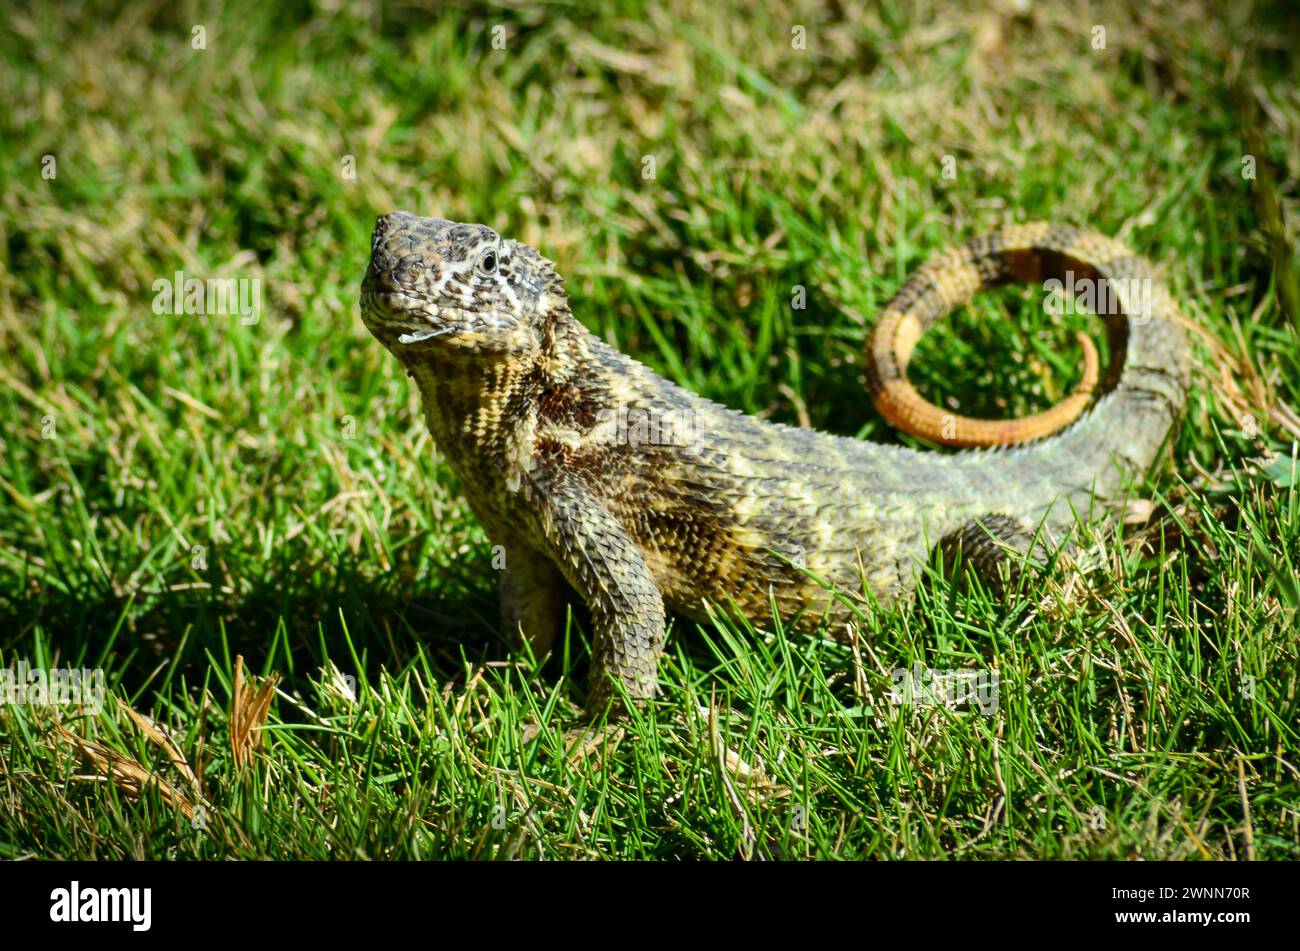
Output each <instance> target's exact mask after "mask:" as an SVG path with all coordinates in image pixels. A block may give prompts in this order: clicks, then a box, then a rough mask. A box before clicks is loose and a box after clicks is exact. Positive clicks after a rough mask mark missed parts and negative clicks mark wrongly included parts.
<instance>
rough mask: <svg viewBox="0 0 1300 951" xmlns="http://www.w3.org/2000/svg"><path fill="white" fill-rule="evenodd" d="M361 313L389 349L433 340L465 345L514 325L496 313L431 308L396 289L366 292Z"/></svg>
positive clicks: (430, 305)
mask: <svg viewBox="0 0 1300 951" xmlns="http://www.w3.org/2000/svg"><path fill="white" fill-rule="evenodd" d="M361 313H362V316H363V318H364V319H365V322H366V325H367V327H368V328H369V329H370V331H371V333H373V334H375V336H377V337H379V338H380V339H381V340H382V341H384V342H385V343H387V344H388V345H389V346H390V347H392V346H394V345H397V346H400V347H401V348H403V349H405V348H408V347H419V346H420V345H422V344H428V343H431V342H433V341H436V340H440V339H441V340H448V339H457V338H459V339H460V340H462V341H464V342H465V343H468V342H469V341H471V340H474V339H480V338H485V337H487V336H489V335H492V334H494V333H497V332H500V331H502V330H505V329H508V328H509V327H510V325H511V324H512V323H513V321H512V320H511V319H510V318H508V317H507V316H505V315H503V314H500V313H498V312H497V311H495V310H493V311H471V310H465V309H461V308H458V307H452V306H448V305H438V304H431V303H429V302H428V301H426V300H423V299H422V298H419V297H413V296H411V295H410V294H407V293H405V292H403V291H402V290H400V289H398V288H395V287H383V288H379V287H374V286H370V287H367V288H365V293H363V295H362V305H361Z"/></svg>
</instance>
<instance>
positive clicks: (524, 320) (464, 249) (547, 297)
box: [361, 211, 567, 362]
mask: <svg viewBox="0 0 1300 951" xmlns="http://www.w3.org/2000/svg"><path fill="white" fill-rule="evenodd" d="M565 306H567V304H566V303H565V300H564V291H563V290H562V285H561V280H560V278H559V275H558V274H557V273H556V271H555V267H554V265H552V264H551V262H550V261H548V260H546V258H544V257H542V256H541V255H540V254H538V253H537V252H536V251H534V250H533V249H532V248H530V247H528V245H526V244H520V243H519V242H518V241H510V240H508V239H505V238H502V237H501V235H499V234H497V233H496V232H495V231H493V230H492V229H491V228H489V227H487V226H486V225H477V224H460V223H458V222H455V221H447V220H445V219H442V218H421V217H419V216H417V215H412V214H409V213H407V212H404V211H395V212H393V213H392V214H387V215H381V216H380V218H379V220H378V221H377V222H376V223H375V233H374V236H373V238H372V239H371V245H370V266H369V267H368V268H367V269H366V276H365V280H364V281H363V282H362V284H361V314H362V318H363V319H364V320H365V323H366V327H367V328H369V330H370V332H371V333H373V334H374V335H375V336H376V337H378V338H379V340H380V341H381V342H382V343H383V344H384V345H385V346H386V347H388V349H389V350H391V351H392V352H393V353H394V354H395V355H396V356H397V357H398V358H399V359H402V360H403V362H406V360H407V359H408V358H414V357H415V356H417V355H418V354H428V353H429V352H430V350H431V349H434V348H438V349H441V348H448V352H449V353H453V352H458V353H461V354H464V353H467V352H478V353H481V354H485V355H491V354H509V353H518V352H520V351H528V350H533V349H536V348H537V347H538V346H539V344H540V341H541V339H542V334H543V332H544V328H545V324H546V322H547V320H548V318H549V317H550V315H551V314H552V312H553V310H555V309H559V308H563V307H565ZM451 348H454V350H453V349H451Z"/></svg>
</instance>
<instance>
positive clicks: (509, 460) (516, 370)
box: [408, 307, 599, 491]
mask: <svg viewBox="0 0 1300 951" xmlns="http://www.w3.org/2000/svg"><path fill="white" fill-rule="evenodd" d="M598 349H599V344H598V341H596V340H595V338H594V337H592V336H591V334H590V333H588V331H587V330H586V328H584V327H583V326H582V325H581V324H580V323H579V322H578V321H577V320H576V319H575V318H574V317H573V316H572V314H571V313H570V312H569V311H568V308H567V307H565V308H564V309H563V310H562V311H559V312H557V313H555V314H553V315H552V316H551V319H550V320H548V321H547V322H546V324H545V325H544V329H543V330H542V332H541V333H540V334H539V337H538V339H537V340H536V345H535V346H532V347H529V348H525V349H519V350H512V351H509V352H502V353H484V354H476V355H474V356H473V357H472V358H467V356H466V354H465V353H464V352H463V351H460V352H450V351H449V352H446V353H440V352H437V351H434V352H431V353H428V354H425V355H422V356H421V358H420V360H419V361H417V362H412V363H410V364H409V365H408V369H409V370H410V371H411V376H412V378H413V379H414V380H415V381H416V384H417V385H418V386H419V388H420V397H421V402H422V403H423V406H424V413H425V417H426V419H427V421H428V425H429V431H430V433H431V434H432V436H433V438H434V441H435V443H436V444H437V446H438V448H439V450H440V451H442V452H443V453H444V454H445V455H446V457H447V460H448V462H449V463H450V464H451V466H452V468H453V469H454V470H455V471H456V472H457V474H458V475H460V476H461V477H462V479H463V478H465V477H466V474H467V473H470V472H474V473H480V474H481V473H492V474H493V475H492V476H491V478H492V480H493V481H496V480H498V479H499V480H501V481H503V482H504V483H505V485H506V487H507V488H508V489H510V490H512V491H513V490H514V489H517V488H518V487H519V484H520V481H521V479H522V477H523V476H524V475H525V474H526V473H527V472H528V471H529V469H530V468H531V465H532V459H533V455H534V452H535V451H536V449H537V445H538V440H539V438H541V439H546V438H549V434H550V433H552V432H553V431H554V429H555V427H556V424H557V423H559V424H560V425H561V426H563V425H564V424H565V423H567V422H571V421H573V420H572V418H573V417H574V416H575V414H576V415H578V416H580V415H581V413H582V411H583V407H582V406H581V405H580V404H581V402H582V401H581V399H580V397H579V394H578V386H577V383H578V381H587V380H590V379H591V370H592V365H593V362H594V361H595V352H596V351H597V350H598Z"/></svg>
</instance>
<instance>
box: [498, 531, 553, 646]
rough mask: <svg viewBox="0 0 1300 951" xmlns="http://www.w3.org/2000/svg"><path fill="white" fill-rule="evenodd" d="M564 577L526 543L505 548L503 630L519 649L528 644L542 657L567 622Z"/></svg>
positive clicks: (502, 586) (502, 601)
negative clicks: (565, 620)
mask: <svg viewBox="0 0 1300 951" xmlns="http://www.w3.org/2000/svg"><path fill="white" fill-rule="evenodd" d="M564 596H565V589H564V578H563V577H561V575H560V570H559V569H558V568H556V567H555V563H554V562H552V561H551V559H550V558H548V557H547V556H546V555H544V554H542V553H541V552H539V551H538V550H537V549H536V548H534V547H532V546H531V545H528V544H527V543H523V542H520V543H518V544H510V545H507V546H506V564H505V573H504V574H502V576H501V629H502V630H503V631H504V632H505V633H506V634H508V635H509V636H510V638H511V640H512V641H513V643H514V646H515V647H516V648H518V647H521V646H522V645H523V644H524V643H527V644H528V646H529V648H530V649H531V650H532V652H533V656H534V657H537V658H539V659H540V658H542V657H545V656H546V655H547V653H549V652H550V650H551V648H552V647H553V646H554V645H555V639H556V638H557V637H558V636H559V633H560V629H561V627H562V625H563V623H564V613H565V612H564V607H565V605H564V602H565V597H564Z"/></svg>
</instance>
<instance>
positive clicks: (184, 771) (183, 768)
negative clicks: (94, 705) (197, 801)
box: [117, 697, 201, 796]
mask: <svg viewBox="0 0 1300 951" xmlns="http://www.w3.org/2000/svg"><path fill="white" fill-rule="evenodd" d="M117 706H118V709H120V710H121V711H122V712H123V713H125V714H126V715H127V716H128V717H130V719H131V722H132V723H134V724H135V725H136V728H137V729H139V731H140V732H141V733H143V734H144V735H145V736H147V737H148V738H149V739H150V740H152V741H153V742H154V743H156V744H158V746H159V747H161V748H162V751H163V752H164V753H166V754H167V758H168V759H169V760H171V763H172V765H173V766H175V767H176V770H177V772H179V773H180V774H181V775H182V776H184V777H185V781H186V782H187V783H189V784H190V789H192V790H193V791H194V794H195V795H196V796H199V795H201V794H200V792H199V788H200V787H199V778H198V777H197V776H196V775H194V770H192V769H190V764H189V763H188V762H187V761H186V759H185V757H184V756H183V755H182V754H181V751H180V750H179V749H178V748H177V746H176V744H175V743H173V742H172V739H171V737H169V736H168V735H167V734H166V733H165V732H164V731H163V728H162V727H161V726H159V725H158V723H156V722H155V721H154V720H153V719H151V718H150V717H147V716H145V715H144V714H143V713H139V712H137V711H135V710H132V709H131V708H130V707H129V706H127V704H126V702H125V701H124V700H123V699H122V698H121V697H118V698H117Z"/></svg>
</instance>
